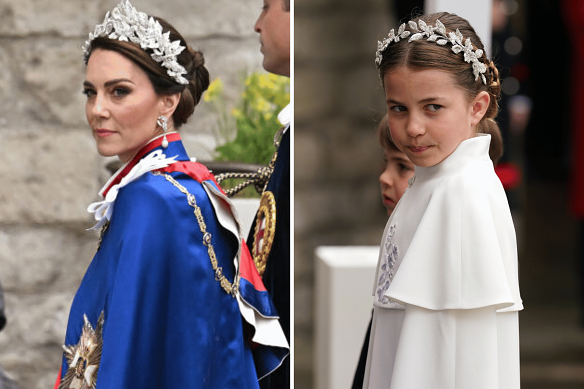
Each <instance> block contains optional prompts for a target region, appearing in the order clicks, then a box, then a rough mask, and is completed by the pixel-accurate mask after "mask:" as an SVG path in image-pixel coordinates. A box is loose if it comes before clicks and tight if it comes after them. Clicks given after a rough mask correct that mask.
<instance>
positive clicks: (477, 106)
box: [470, 91, 491, 126]
mask: <svg viewBox="0 0 584 389" xmlns="http://www.w3.org/2000/svg"><path fill="white" fill-rule="evenodd" d="M490 101H491V97H490V96H489V93H488V92H485V91H482V92H479V94H478V95H476V97H475V98H474V99H473V100H472V102H471V107H470V110H471V111H470V117H471V119H470V120H471V125H473V126H474V125H476V124H478V123H479V122H480V121H481V119H482V118H483V116H485V113H487V109H488V108H489V103H490Z"/></svg>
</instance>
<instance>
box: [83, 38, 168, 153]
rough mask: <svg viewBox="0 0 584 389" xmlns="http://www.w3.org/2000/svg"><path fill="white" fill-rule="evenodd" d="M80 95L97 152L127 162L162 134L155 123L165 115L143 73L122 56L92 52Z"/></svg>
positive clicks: (107, 52) (104, 52)
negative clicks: (84, 96) (84, 100)
mask: <svg viewBox="0 0 584 389" xmlns="http://www.w3.org/2000/svg"><path fill="white" fill-rule="evenodd" d="M83 93H85V95H86V96H87V103H86V104H85V114H86V116H87V122H88V123H89V126H90V127H91V130H92V131H93V137H94V138H95V142H96V144H97V150H98V152H99V153H100V154H101V155H103V156H113V155H117V156H118V157H119V158H120V159H121V160H122V161H124V162H127V161H129V160H130V159H131V158H132V157H133V156H134V155H135V154H136V153H137V152H138V151H139V150H140V149H141V148H142V147H143V146H144V145H145V144H146V143H147V142H148V141H149V140H150V139H152V138H153V137H155V136H156V135H159V134H160V133H162V129H161V128H160V127H158V126H157V124H156V119H157V118H158V116H159V115H161V114H163V112H166V113H167V114H168V112H167V109H166V108H167V107H166V104H165V100H167V98H165V96H158V95H157V94H156V92H155V91H154V87H153V86H152V83H151V82H150V80H149V79H148V76H147V75H146V73H145V72H144V71H143V70H142V69H140V68H139V67H138V65H136V64H135V63H134V62H132V61H130V60H129V59H127V58H126V57H124V56H123V55H121V54H119V53H117V52H115V51H111V50H102V49H96V50H94V51H93V52H92V53H91V57H89V62H88V63H87V70H86V74H85V82H84V83H83Z"/></svg>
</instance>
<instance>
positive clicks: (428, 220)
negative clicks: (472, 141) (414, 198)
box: [385, 161, 523, 311]
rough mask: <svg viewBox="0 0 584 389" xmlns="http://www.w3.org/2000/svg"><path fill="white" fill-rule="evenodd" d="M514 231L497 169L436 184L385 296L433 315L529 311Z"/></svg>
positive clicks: (475, 170)
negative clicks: (438, 312)
mask: <svg viewBox="0 0 584 389" xmlns="http://www.w3.org/2000/svg"><path fill="white" fill-rule="evenodd" d="M517 266H518V265H517V246H516V238H515V229H514V227H513V221H512V218H511V213H510V210H509V206H508V203H507V198H506V196H505V192H504V190H503V187H502V186H501V183H500V181H499V180H498V178H497V176H496V175H495V173H494V171H493V168H492V164H490V162H485V161H473V162H472V163H469V164H468V165H466V166H465V167H464V168H463V169H461V171H460V172H459V173H458V174H455V175H454V176H452V177H449V178H447V179H445V180H444V182H443V183H440V184H438V185H437V186H436V187H435V189H434V192H433V193H432V197H431V199H430V202H429V204H428V207H427V209H426V211H425V213H424V215H423V217H422V219H421V221H420V224H419V226H418V227H417V229H416V232H415V234H414V237H413V239H412V241H411V243H410V246H409V248H408V251H407V252H406V253H405V254H404V257H403V259H402V263H401V265H400V267H399V268H398V270H397V272H396V274H395V277H394V279H393V281H392V283H391V285H390V286H389V289H388V290H387V291H386V293H385V295H386V296H388V297H389V298H390V299H392V300H394V301H397V302H399V303H401V304H404V305H405V304H412V305H416V306H420V307H422V308H427V309H432V310H442V309H473V308H481V307H487V306H494V307H495V308H496V309H497V310H500V311H517V310H521V309H522V308H523V305H522V302H521V298H520V295H519V283H518V274H517Z"/></svg>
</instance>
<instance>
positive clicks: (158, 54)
mask: <svg viewBox="0 0 584 389" xmlns="http://www.w3.org/2000/svg"><path fill="white" fill-rule="evenodd" d="M169 36H170V31H167V32H165V33H163V32H162V26H161V25H160V23H159V22H158V21H156V20H154V18H152V17H148V15H147V14H145V13H144V12H138V11H137V10H136V8H134V7H133V6H132V4H130V1H129V0H122V2H121V3H120V4H118V5H117V6H116V7H115V8H114V9H113V10H112V12H111V14H110V13H109V12H108V13H107V14H106V15H105V19H104V20H103V23H102V24H98V25H97V26H95V30H94V31H93V32H92V33H91V32H90V33H89V39H88V40H87V41H86V42H85V44H84V45H83V54H84V58H85V62H87V59H88V58H89V54H90V49H91V41H93V40H94V39H95V38H97V37H105V38H109V39H117V40H119V41H125V42H133V43H136V44H138V45H140V47H141V48H142V49H143V50H147V49H150V50H152V54H150V56H151V57H152V59H154V60H155V61H156V62H158V63H159V64H160V65H161V66H163V67H165V68H166V72H167V73H168V75H169V76H170V77H172V78H173V79H174V80H175V81H176V82H178V83H179V84H183V85H186V84H188V83H189V81H188V80H187V79H186V78H184V77H183V75H184V74H187V71H186V69H185V68H184V67H183V66H182V65H180V64H179V63H178V61H177V56H178V55H179V54H180V53H181V52H182V51H183V50H184V49H185V47H184V46H182V45H181V44H180V41H179V40H176V41H174V42H171V41H170V38H169Z"/></svg>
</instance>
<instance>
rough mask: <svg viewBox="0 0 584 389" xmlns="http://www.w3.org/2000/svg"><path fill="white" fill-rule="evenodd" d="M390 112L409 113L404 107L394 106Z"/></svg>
mask: <svg viewBox="0 0 584 389" xmlns="http://www.w3.org/2000/svg"><path fill="white" fill-rule="evenodd" d="M390 110H391V111H393V112H404V111H407V108H406V107H404V106H403V105H394V106H393V107H391V108H390Z"/></svg>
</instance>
